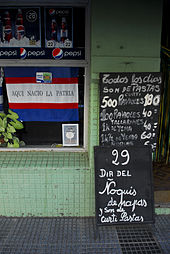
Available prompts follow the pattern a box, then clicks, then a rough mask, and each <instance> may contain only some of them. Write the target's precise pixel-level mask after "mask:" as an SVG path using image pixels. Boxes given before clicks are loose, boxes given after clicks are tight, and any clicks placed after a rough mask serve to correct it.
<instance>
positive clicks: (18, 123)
mask: <svg viewBox="0 0 170 254" xmlns="http://www.w3.org/2000/svg"><path fill="white" fill-rule="evenodd" d="M10 124H11V125H12V126H14V128H15V129H17V130H21V129H23V128H24V125H23V124H22V123H21V122H20V121H18V120H15V122H12V121H11V122H10Z"/></svg>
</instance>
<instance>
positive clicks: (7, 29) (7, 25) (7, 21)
mask: <svg viewBox="0 0 170 254" xmlns="http://www.w3.org/2000/svg"><path fill="white" fill-rule="evenodd" d="M11 39H12V27H11V18H10V14H9V11H6V12H5V17H4V26H3V40H4V41H6V42H8V43H9V42H10V40H11Z"/></svg>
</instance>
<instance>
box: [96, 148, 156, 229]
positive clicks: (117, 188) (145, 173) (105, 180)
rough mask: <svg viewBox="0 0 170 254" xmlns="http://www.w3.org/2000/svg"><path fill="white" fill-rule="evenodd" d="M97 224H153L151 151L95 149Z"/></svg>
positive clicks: (141, 149)
mask: <svg viewBox="0 0 170 254" xmlns="http://www.w3.org/2000/svg"><path fill="white" fill-rule="evenodd" d="M94 154H95V157H94V158H95V192H96V221H97V225H112V224H127V223H130V224H131V223H153V222H154V215H153V214H154V201H153V185H152V150H151V147H149V146H142V147H128V148H127V147H124V148H120V147H119V148H117V147H105V146H100V147H99V146H98V147H94Z"/></svg>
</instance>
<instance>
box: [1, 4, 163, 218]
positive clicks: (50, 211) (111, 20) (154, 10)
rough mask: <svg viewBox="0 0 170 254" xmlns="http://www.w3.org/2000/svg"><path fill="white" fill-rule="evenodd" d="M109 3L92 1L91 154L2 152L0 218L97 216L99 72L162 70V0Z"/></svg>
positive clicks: (89, 152) (89, 124) (89, 151)
mask: <svg viewBox="0 0 170 254" xmlns="http://www.w3.org/2000/svg"><path fill="white" fill-rule="evenodd" d="M105 2H106V3H107V4H105ZM105 2H104V1H100V0H92V1H91V58H90V60H91V76H90V77H91V80H90V105H89V123H88V126H89V147H88V154H87V153H71V152H70V153H63V152H59V153H58V152H52V151H51V152H35V151H32V152H1V153H0V174H1V183H0V202H1V205H0V215H4V216H93V215H94V211H95V202H94V193H95V192H94V162H93V147H94V146H95V145H98V128H99V126H98V116H99V105H98V101H99V97H98V95H99V73H100V72H105V71H107V72H124V71H127V72H128V71H159V70H160V35H161V0H158V1H155V0H154V1H153V0H151V1H147V0H145V1H134V0H131V1H126V0H124V1H123V0H122V1H112V0H108V1H105Z"/></svg>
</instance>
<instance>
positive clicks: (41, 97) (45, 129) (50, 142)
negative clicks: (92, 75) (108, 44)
mask: <svg viewBox="0 0 170 254" xmlns="http://www.w3.org/2000/svg"><path fill="white" fill-rule="evenodd" d="M86 16H87V13H86V6H81V5H79V6H68V7H67V6H60V5H59V6H50V7H46V6H38V7H37V6H35V7H34V6H33V7H30V6H28V7H27V6H26V7H23V6H22V7H21V6H15V7H14V6H11V7H7V6H2V8H0V63H1V66H2V69H1V71H2V73H3V75H2V78H1V86H0V99H1V100H0V103H1V105H0V106H1V108H0V110H1V111H4V112H5V113H7V112H8V109H11V110H12V111H14V112H16V113H17V114H18V116H19V120H20V121H22V123H23V125H24V128H23V129H22V130H19V131H17V136H18V138H19V139H20V140H23V141H24V142H25V144H26V147H30V146H43V147H63V146H66V147H69V146H70V147H73V146H75V147H84V146H85V142H84V140H85V128H84V126H85V121H84V117H85V111H86V112H87V110H85V105H87V103H86V101H87V98H86V100H85V97H86V96H85V94H86V93H87V75H88V71H87V70H88V59H87V52H86V48H87V41H86V40H87V38H86V33H87V32H86ZM5 63H6V64H5Z"/></svg>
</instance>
